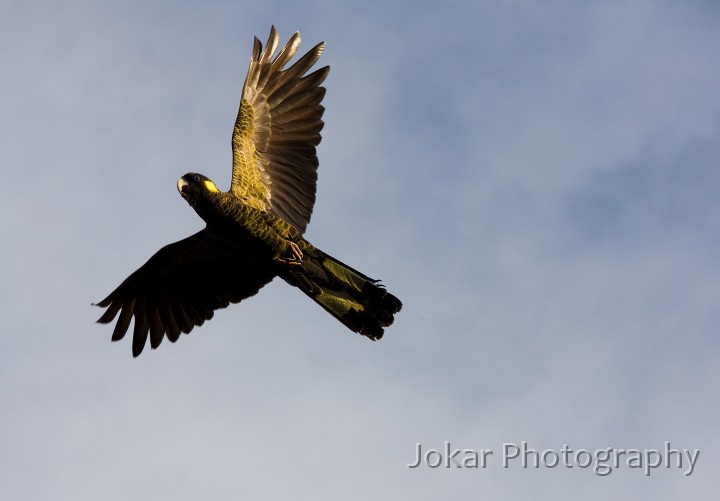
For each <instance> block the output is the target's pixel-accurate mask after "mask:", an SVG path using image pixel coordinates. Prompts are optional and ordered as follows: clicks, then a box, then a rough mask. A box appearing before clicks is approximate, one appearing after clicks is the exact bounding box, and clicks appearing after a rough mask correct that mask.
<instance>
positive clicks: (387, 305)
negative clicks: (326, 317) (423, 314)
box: [280, 248, 402, 340]
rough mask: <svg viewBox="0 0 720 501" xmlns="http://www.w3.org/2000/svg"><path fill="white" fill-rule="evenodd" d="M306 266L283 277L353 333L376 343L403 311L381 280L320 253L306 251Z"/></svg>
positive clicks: (296, 268) (304, 256)
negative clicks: (385, 329)
mask: <svg viewBox="0 0 720 501" xmlns="http://www.w3.org/2000/svg"><path fill="white" fill-rule="evenodd" d="M303 251H304V255H303V260H302V261H303V262H302V265H297V266H292V267H289V268H287V269H286V270H285V271H284V272H283V273H281V274H280V276H281V277H282V278H283V279H284V280H285V281H286V282H288V283H289V284H291V285H294V286H296V287H298V288H299V289H300V290H302V291H303V292H304V293H305V294H306V295H307V296H308V297H310V298H311V299H312V300H313V301H315V302H316V303H317V304H319V305H320V306H322V307H323V308H324V309H325V311H327V312H328V313H330V314H331V315H332V316H333V317H335V318H337V319H338V320H340V321H341V322H342V323H343V324H345V326H347V327H348V328H349V329H350V330H352V331H353V332H357V333H359V334H362V335H363V336H367V337H369V338H370V339H372V340H377V339H380V338H381V337H382V336H383V329H384V328H385V327H388V326H390V325H392V323H393V320H394V315H395V313H397V312H399V311H400V309H401V308H402V303H401V302H400V300H399V299H398V298H396V297H395V296H393V295H392V294H390V293H389V292H387V291H386V290H385V288H384V287H383V286H382V285H380V284H379V281H378V280H373V279H372V278H370V277H368V276H366V275H363V274H362V273H360V272H359V271H357V270H355V269H353V268H351V267H350V266H348V265H346V264H344V263H341V262H340V261H338V260H337V259H335V258H333V257H332V256H329V255H327V254H325V253H324V252H322V251H321V250H319V249H316V248H311V249H303Z"/></svg>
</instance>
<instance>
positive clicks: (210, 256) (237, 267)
mask: <svg viewBox="0 0 720 501" xmlns="http://www.w3.org/2000/svg"><path fill="white" fill-rule="evenodd" d="M273 277H274V273H273V272H271V271H269V270H268V267H267V266H264V265H263V263H261V262H256V261H255V260H253V258H252V256H251V255H250V254H248V253H247V251H244V250H243V248H242V247H239V246H237V245H235V244H231V243H230V242H229V241H228V240H227V239H226V238H223V237H222V236H221V235H218V234H215V233H214V232H212V231H211V230H208V229H207V228H205V229H203V230H201V231H199V232H198V233H195V234H194V235H192V236H190V237H188V238H186V239H184V240H180V241H179V242H175V243H172V244H170V245H166V246H165V247H163V248H162V249H160V250H159V251H158V252H156V253H155V255H153V256H152V257H151V258H150V259H149V260H148V262H147V263H145V264H144V265H143V266H141V267H140V268H139V269H138V270H137V271H135V272H134V273H133V274H132V275H130V276H129V277H128V278H127V279H126V280H125V281H124V282H123V283H122V284H120V285H119V286H118V288H117V289H115V290H114V291H113V292H112V293H111V294H110V295H109V296H108V297H106V298H105V299H103V300H102V301H100V302H99V303H97V306H101V307H103V308H107V310H106V311H105V313H104V314H103V315H102V316H101V317H100V319H99V320H98V322H100V323H104V324H106V323H110V322H112V321H113V319H114V318H115V317H116V316H117V314H118V313H120V317H119V318H118V321H117V324H116V325H115V330H114V331H113V335H112V339H113V341H117V340H120V339H122V338H123V337H124V336H125V333H126V332H127V330H128V328H129V326H130V320H131V319H132V318H133V317H135V325H134V328H133V342H132V351H133V356H135V357H137V356H138V355H139V354H140V353H141V352H142V350H143V348H144V347H145V342H146V341H147V338H148V334H149V335H150V346H151V347H152V348H157V347H158V346H159V345H160V343H161V342H162V340H163V337H164V336H167V338H168V339H169V340H170V341H172V342H175V341H177V339H178V338H179V337H180V333H181V332H183V333H188V332H190V331H191V330H192V329H193V327H195V326H196V325H198V326H200V325H202V324H203V323H204V322H205V320H210V319H211V318H212V317H213V314H214V310H217V309H219V308H225V307H226V306H228V305H229V304H230V303H238V302H240V301H241V300H243V299H245V298H247V297H250V296H252V295H254V294H255V293H257V292H258V291H259V290H260V288H261V287H263V286H264V285H265V284H267V283H268V282H270V281H271V280H272V279H273Z"/></svg>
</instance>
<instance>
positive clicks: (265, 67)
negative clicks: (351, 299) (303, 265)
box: [231, 26, 330, 232]
mask: <svg viewBox="0 0 720 501" xmlns="http://www.w3.org/2000/svg"><path fill="white" fill-rule="evenodd" d="M278 40H279V37H278V34H277V32H276V31H275V27H274V26H273V27H272V28H271V30H270V37H269V38H268V42H267V46H266V47H265V50H263V47H262V43H261V42H260V40H258V39H257V38H255V44H254V46H253V53H252V58H251V59H250V67H249V69H248V74H247V77H246V79H245V84H244V85H243V91H242V97H241V100H240V110H239V112H238V116H237V120H236V121H235V127H234V129H233V136H232V149H233V172H232V185H231V191H232V193H234V194H235V195H236V196H238V197H240V198H242V199H243V200H244V202H245V203H246V204H249V205H252V206H253V207H255V208H258V209H262V210H266V211H269V212H271V213H273V214H275V215H276V216H279V217H281V218H282V219H284V220H285V221H287V222H288V223H290V224H292V225H293V226H294V227H295V228H297V229H298V230H300V232H304V231H305V228H306V226H307V224H308V222H309V221H310V215H311V214H312V210H313V205H314V204H315V185H316V181H317V167H318V159H317V154H316V151H315V147H316V146H317V145H318V144H319V143H320V131H321V130H322V128H323V122H322V115H323V112H324V111H325V109H324V108H323V106H322V105H321V104H320V102H321V101H322V99H323V97H324V95H325V88H324V87H321V86H320V85H321V84H322V82H323V80H325V77H326V76H327V74H328V72H329V71H330V67H329V66H325V67H323V68H320V69H319V70H317V71H315V72H313V73H311V74H309V75H305V73H306V72H307V71H309V70H310V68H311V67H312V66H313V65H314V64H315V63H316V62H317V60H318V59H319V58H320V56H321V55H322V53H323V50H324V48H325V44H323V43H319V44H317V45H316V46H315V47H313V48H312V49H311V50H310V51H308V53H307V54H305V55H304V56H303V57H301V58H300V59H298V60H297V61H296V62H295V63H294V64H293V65H292V66H290V67H288V68H284V66H285V65H286V64H287V63H288V62H289V61H290V59H292V57H293V56H294V55H295V53H296V52H297V49H298V46H299V45H300V34H299V33H295V34H294V35H293V36H292V37H291V38H290V40H289V41H288V43H287V44H286V45H285V47H284V48H283V49H282V50H281V51H280V52H279V53H278V54H277V56H275V51H276V49H277V47H278Z"/></svg>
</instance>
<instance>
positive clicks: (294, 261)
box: [278, 240, 303, 266]
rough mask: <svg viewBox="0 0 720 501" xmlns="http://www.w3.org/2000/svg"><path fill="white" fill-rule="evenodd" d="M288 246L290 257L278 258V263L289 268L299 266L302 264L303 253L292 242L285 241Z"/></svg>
mask: <svg viewBox="0 0 720 501" xmlns="http://www.w3.org/2000/svg"><path fill="white" fill-rule="evenodd" d="M287 243H288V245H289V246H290V256H289V257H280V258H278V261H280V262H281V263H282V264H286V265H290V266H299V265H301V264H302V258H303V253H302V251H301V250H300V247H298V245H297V244H296V243H295V242H293V241H292V240H288V241H287Z"/></svg>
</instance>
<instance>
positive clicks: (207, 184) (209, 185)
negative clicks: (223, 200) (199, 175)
mask: <svg viewBox="0 0 720 501" xmlns="http://www.w3.org/2000/svg"><path fill="white" fill-rule="evenodd" d="M205 187H206V188H207V189H208V191H212V192H213V193H217V192H218V191H220V190H218V187H217V186H215V183H213V182H212V181H210V180H209V179H208V180H207V181H205Z"/></svg>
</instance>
